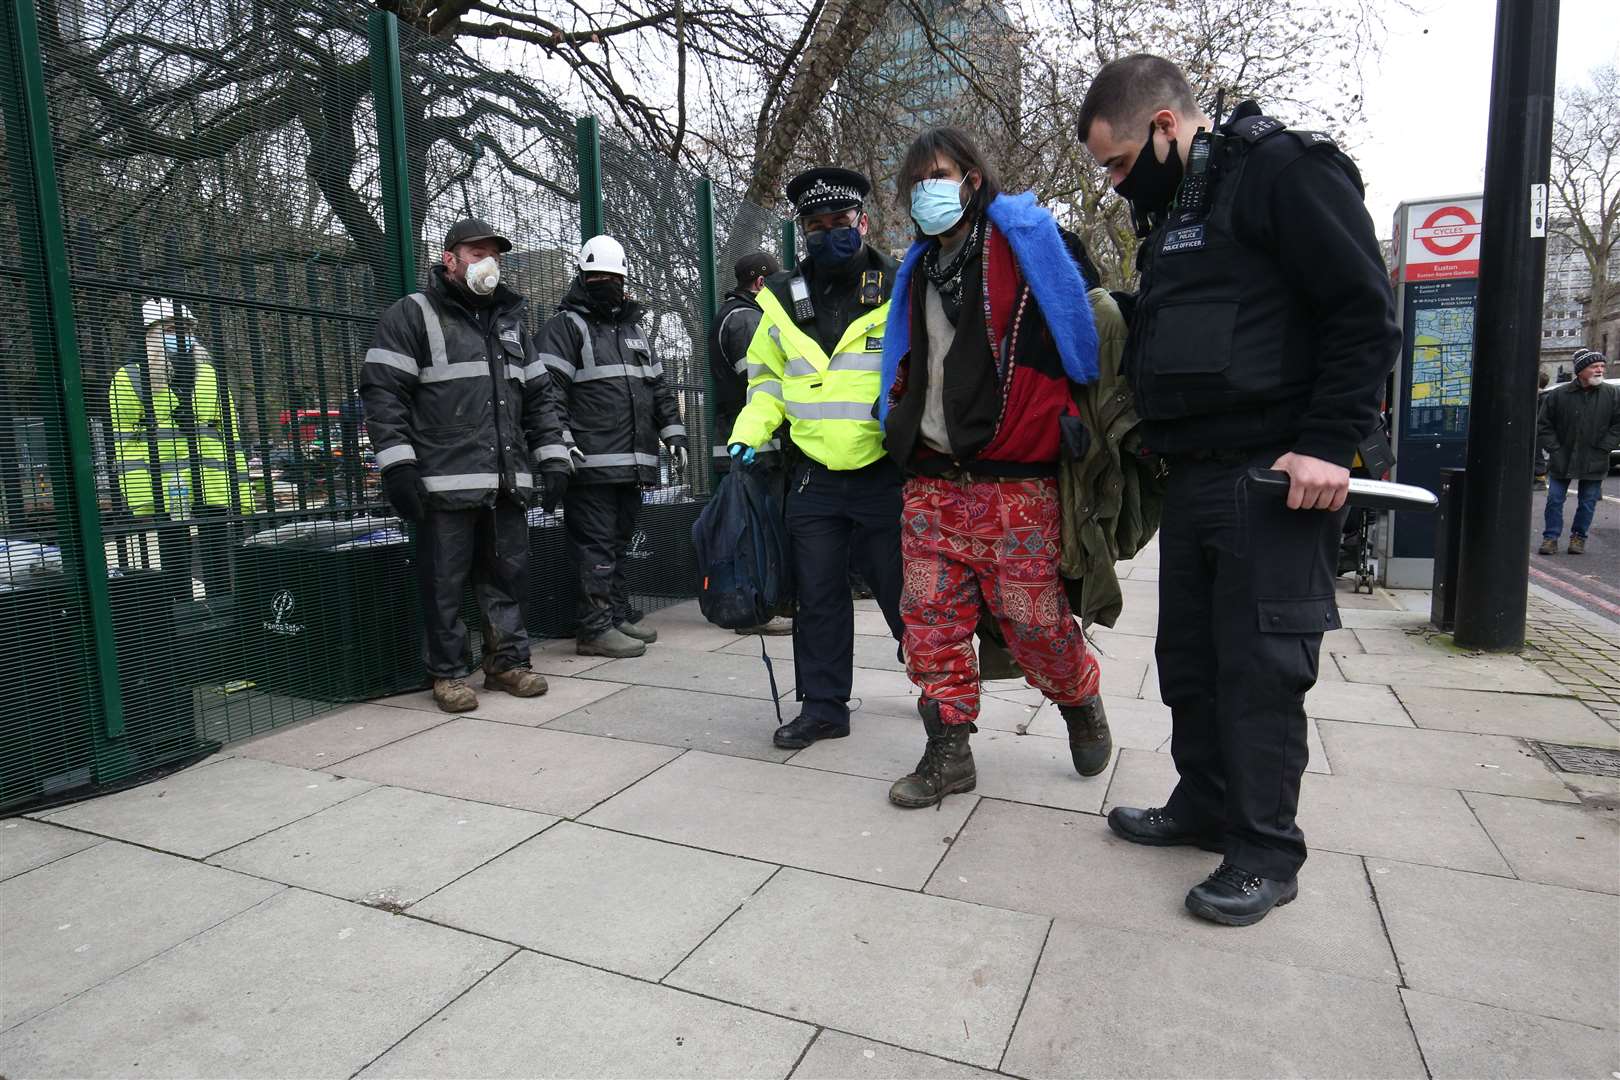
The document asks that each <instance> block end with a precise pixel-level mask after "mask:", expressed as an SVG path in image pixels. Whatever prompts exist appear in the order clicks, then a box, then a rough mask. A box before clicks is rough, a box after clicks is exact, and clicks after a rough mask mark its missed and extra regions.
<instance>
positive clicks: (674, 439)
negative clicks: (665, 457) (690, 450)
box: [664, 435, 686, 469]
mask: <svg viewBox="0 0 1620 1080" xmlns="http://www.w3.org/2000/svg"><path fill="white" fill-rule="evenodd" d="M664 445H665V446H668V447H669V456H670V457H672V458H674V459H675V462H676V463H677V464H678V465H680V467H681V468H683V469H684V468H686V436H685V435H671V436H670V437H669V438H668V439H665V440H664Z"/></svg>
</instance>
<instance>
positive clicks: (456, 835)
mask: <svg viewBox="0 0 1620 1080" xmlns="http://www.w3.org/2000/svg"><path fill="white" fill-rule="evenodd" d="M556 820H557V819H556V818H553V817H546V816H545V815H543V814H531V813H529V812H528V811H527V810H512V809H509V808H507V807H504V806H490V805H488V804H486V803H474V802H465V801H463V800H461V799H447V798H445V797H444V796H442V795H430V794H427V793H426V792H421V791H408V790H406V789H404V788H389V787H384V788H373V789H372V790H370V791H368V792H366V793H365V794H364V795H360V796H358V797H356V798H353V799H350V800H349V801H348V802H345V803H339V804H338V805H337V806H334V807H332V808H331V809H328V810H322V811H321V812H320V813H318V814H314V815H311V816H310V817H307V818H304V819H303V820H302V821H295V822H293V823H292V824H291V825H287V826H285V827H283V828H280V829H277V830H276V831H275V832H272V833H267V834H265V835H264V836H261V837H259V838H258V839H256V840H249V841H248V842H247V843H245V844H243V845H241V846H240V847H234V848H231V849H230V850H229V851H224V852H221V853H220V854H218V855H216V856H214V857H213V858H212V859H210V860H209V861H210V862H212V863H214V864H215V865H217V866H226V867H230V868H231V869H233V870H240V871H242V872H243V873H246V874H253V875H255V876H256V877H264V878H269V879H271V880H272V881H281V882H285V883H286V884H288V885H299V886H302V887H304V888H306V889H314V890H315V891H317V892H323V893H329V894H330V895H332V896H341V897H344V898H345V899H349V900H361V901H364V902H366V903H369V904H374V905H377V906H379V907H390V908H397V907H404V906H408V905H410V904H413V903H415V902H416V901H417V900H420V899H421V898H422V897H424V896H426V895H427V894H428V893H430V892H432V891H433V890H435V889H438V888H441V887H442V886H444V885H446V884H448V883H449V882H451V881H454V880H455V879H456V878H458V877H460V876H461V875H462V874H465V873H466V872H467V871H469V870H472V869H473V868H474V867H476V866H479V865H480V864H482V863H484V862H487V861H488V860H490V859H493V858H494V857H495V856H497V855H499V854H500V853H501V852H503V851H506V850H507V849H509V848H511V847H513V846H515V845H517V844H520V843H522V842H523V841H524V840H527V839H528V838H529V837H531V836H533V835H534V834H535V833H537V832H539V831H540V830H541V829H544V828H545V827H546V826H548V825H551V824H553V823H555V822H556Z"/></svg>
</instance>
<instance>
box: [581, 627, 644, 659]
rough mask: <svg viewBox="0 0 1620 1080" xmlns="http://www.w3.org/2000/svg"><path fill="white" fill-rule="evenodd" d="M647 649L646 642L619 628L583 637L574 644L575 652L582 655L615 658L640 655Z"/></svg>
mask: <svg viewBox="0 0 1620 1080" xmlns="http://www.w3.org/2000/svg"><path fill="white" fill-rule="evenodd" d="M646 651H647V644H646V642H643V641H637V640H636V639H635V638H633V637H630V636H628V635H626V634H621V633H619V631H618V629H617V628H614V629H612V630H609V631H607V632H605V633H602V634H598V635H597V636H596V637H593V638H581V639H579V640H578V641H576V642H575V644H574V652H576V653H578V654H579V655H580V656H610V657H612V658H613V659H615V660H625V659H628V658H630V657H632V656H640V655H642V654H643V653H645V652H646Z"/></svg>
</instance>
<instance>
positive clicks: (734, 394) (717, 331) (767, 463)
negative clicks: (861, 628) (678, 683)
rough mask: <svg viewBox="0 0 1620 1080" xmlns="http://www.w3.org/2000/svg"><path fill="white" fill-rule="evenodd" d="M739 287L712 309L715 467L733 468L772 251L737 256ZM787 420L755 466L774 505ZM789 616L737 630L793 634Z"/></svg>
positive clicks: (775, 267) (774, 265) (781, 490)
mask: <svg viewBox="0 0 1620 1080" xmlns="http://www.w3.org/2000/svg"><path fill="white" fill-rule="evenodd" d="M735 269H736V272H737V287H736V288H735V289H733V290H731V291H730V292H728V293H726V298H725V300H724V302H722V303H721V305H720V310H719V311H718V312H716V313H715V316H714V327H713V329H711V330H710V331H709V374H710V375H711V376H712V378H713V381H714V468H715V471H716V472H721V473H724V472H727V471H728V470H729V469H730V468H731V455H730V454H729V453H727V451H726V439H727V438H728V437H729V436H730V435H731V427H732V425H733V424H735V423H736V422H737V414H738V413H740V412H742V407H743V404H744V402H745V401H746V400H747V397H748V345H749V343H750V342H752V341H753V340H754V331H755V330H757V329H759V319H760V315H761V312H760V309H759V301H758V300H757V299H755V297H757V296H758V295H759V291H760V290H761V289H763V288H764V287H765V279H766V278H768V277H770V276H771V275H772V274H774V273H777V272H778V271H780V270H781V269H782V264H781V263H779V262H777V261H776V256H774V255H772V254H771V253H770V252H768V251H754V252H750V253H749V254H747V255H744V256H743V257H742V258H740V259H738V260H737V263H736V267H735ZM787 434H788V432H787V425H786V424H783V425H782V426H781V427H780V428H778V429H777V431H776V434H775V435H773V436H772V437H771V440H770V441H769V442H768V443H766V444H765V446H764V448H763V449H761V450H760V451H759V456H758V458H757V459H756V462H757V465H758V466H760V467H762V468H764V469H765V475H766V479H767V483H769V485H770V488H771V490H772V491H773V492H775V493H776V498H777V501H778V504H779V505H780V504H781V501H782V499H783V496H784V495H785V494H786V490H785V489H786V486H787V485H786V480H787V478H786V476H785V474H784V472H783V468H784V464H783V455H784V449H783V442H784V441H785V440H786V439H787ZM792 632H793V622H792V620H790V619H784V618H775V619H772V620H770V621H769V622H767V623H763V624H761V625H759V626H754V627H749V628H748V629H745V630H738V631H737V633H739V634H775V635H780V634H791V633H792Z"/></svg>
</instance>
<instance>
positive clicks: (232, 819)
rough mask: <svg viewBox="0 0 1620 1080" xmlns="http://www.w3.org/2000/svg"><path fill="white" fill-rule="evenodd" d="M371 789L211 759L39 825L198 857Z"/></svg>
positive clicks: (286, 769)
mask: <svg viewBox="0 0 1620 1080" xmlns="http://www.w3.org/2000/svg"><path fill="white" fill-rule="evenodd" d="M370 789H371V785H370V784H368V783H365V782H364V781H361V780H348V779H344V778H343V777H340V776H329V775H327V774H326V773H321V772H310V771H308V770H305V769H294V768H292V767H290V766H287V765H277V764H275V763H274V762H269V761H254V760H251V759H249V758H214V759H211V760H209V761H206V762H204V763H202V764H201V765H194V766H192V767H191V768H189V769H186V770H184V771H182V772H177V773H174V774H172V775H170V776H165V777H163V778H162V779H160V780H154V781H153V782H152V783H150V784H144V785H142V786H141V787H137V788H131V789H130V790H128V791H120V792H118V793H117V794H115V795H103V796H102V797H101V798H99V799H91V800H89V801H88V802H82V803H78V804H76V805H74V806H70V807H68V808H67V809H65V810H58V811H56V812H55V813H53V814H51V815H50V816H49V818H48V819H47V820H50V821H54V822H60V823H61V824H63V825H70V826H72V827H73V828H75V829H84V830H85V831H86V832H93V833H100V834H102V835H103V836H112V837H116V838H118V839H120V840H129V841H132V842H134V843H137V844H144V845H146V846H147V847H154V848H159V849H161V850H163V851H173V852H175V853H177V854H180V855H190V856H191V857H192V858H196V859H205V858H207V857H208V856H210V855H212V854H214V852H216V851H223V850H225V849H226V848H228V847H234V846H235V845H237V844H240V843H241V842H242V841H244V840H251V839H253V838H254V837H255V836H259V835H261V834H262V833H267V832H269V831H270V830H271V829H276V828H280V827H281V826H283V825H285V824H287V823H288V822H289V821H297V820H298V819H299V818H301V817H308V816H309V815H310V814H313V813H315V812H316V811H318V810H324V809H326V808H327V807H328V806H332V805H335V804H337V803H340V802H342V801H343V800H344V799H351V798H353V797H354V796H356V795H359V794H361V793H362V792H365V791H369V790H370Z"/></svg>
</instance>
